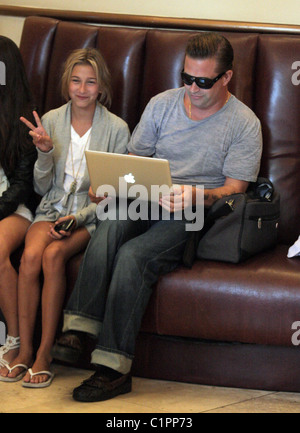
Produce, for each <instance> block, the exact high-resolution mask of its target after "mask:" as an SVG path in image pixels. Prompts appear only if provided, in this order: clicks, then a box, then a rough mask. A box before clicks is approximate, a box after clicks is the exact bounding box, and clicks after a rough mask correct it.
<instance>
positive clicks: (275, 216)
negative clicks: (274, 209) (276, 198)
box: [249, 213, 279, 229]
mask: <svg viewBox="0 0 300 433" xmlns="http://www.w3.org/2000/svg"><path fill="white" fill-rule="evenodd" d="M276 218H279V213H276V214H274V215H270V216H266V217H255V216H250V217H249V220H251V221H257V228H258V229H261V227H262V222H263V221H272V220H274V219H276ZM276 227H277V226H276Z"/></svg>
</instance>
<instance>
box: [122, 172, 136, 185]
mask: <svg viewBox="0 0 300 433" xmlns="http://www.w3.org/2000/svg"><path fill="white" fill-rule="evenodd" d="M124 180H125V182H127V183H135V178H134V175H133V174H132V173H128V174H125V176H124Z"/></svg>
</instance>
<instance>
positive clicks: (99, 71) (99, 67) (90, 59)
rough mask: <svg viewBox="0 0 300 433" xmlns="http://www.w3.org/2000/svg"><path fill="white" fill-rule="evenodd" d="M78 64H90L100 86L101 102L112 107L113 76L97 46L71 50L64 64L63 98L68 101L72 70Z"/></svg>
mask: <svg viewBox="0 0 300 433" xmlns="http://www.w3.org/2000/svg"><path fill="white" fill-rule="evenodd" d="M76 65H90V66H91V67H92V68H93V70H94V72H95V75H96V79H97V82H98V84H99V87H100V93H99V97H98V99H99V102H100V103H101V104H102V105H105V106H106V107H108V108H109V107H110V105H111V101H112V90H111V77H110V72H109V70H108V67H107V65H106V62H105V60H104V58H103V57H102V55H101V54H100V52H99V51H98V50H97V49H96V48H80V49H78V50H74V51H72V52H71V54H70V55H69V57H68V58H67V60H66V62H65V65H64V72H63V75H62V79H61V81H62V85H61V91H62V96H63V98H64V99H65V100H66V101H68V100H69V99H70V96H69V84H70V80H71V76H72V71H73V69H74V66H76Z"/></svg>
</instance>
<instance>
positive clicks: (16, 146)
mask: <svg viewBox="0 0 300 433" xmlns="http://www.w3.org/2000/svg"><path fill="white" fill-rule="evenodd" d="M0 62H1V72H2V74H1V75H2V77H1V78H2V80H1V84H0V164H1V166H2V167H3V169H4V171H5V174H6V175H7V176H9V175H11V174H12V173H13V172H14V169H15V167H16V164H17V162H18V160H19V158H20V154H21V150H22V149H23V148H24V147H27V146H29V145H31V146H32V142H31V140H30V137H29V135H28V128H27V127H26V126H25V125H24V124H23V123H22V122H21V121H20V116H25V117H27V118H29V119H31V118H32V98H31V93H30V89H29V84H28V81H27V77H26V72H25V68H24V64H23V60H22V57H21V54H20V51H19V48H18V47H17V45H16V44H15V43H14V42H13V41H12V40H11V39H9V38H6V37H5V36H0ZM3 75H5V77H3Z"/></svg>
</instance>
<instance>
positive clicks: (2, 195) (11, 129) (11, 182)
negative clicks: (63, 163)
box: [0, 36, 38, 370]
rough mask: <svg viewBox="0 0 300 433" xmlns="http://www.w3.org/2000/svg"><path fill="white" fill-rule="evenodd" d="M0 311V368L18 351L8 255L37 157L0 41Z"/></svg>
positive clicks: (25, 216)
mask: <svg viewBox="0 0 300 433" xmlns="http://www.w3.org/2000/svg"><path fill="white" fill-rule="evenodd" d="M0 62H1V73H2V75H3V76H1V85H0V106H1V108H0V309H1V311H2V313H3V316H4V318H5V321H6V326H7V337H6V342H5V344H4V345H3V346H2V347H0V369H1V370H2V368H3V367H4V366H5V367H7V366H8V365H9V363H10V362H11V361H12V360H13V359H14V358H15V357H16V355H17V354H18V352H19V346H20V338H19V320H18V301H17V281H18V274H17V272H16V270H15V268H14V266H13V265H12V263H11V259H10V257H11V254H12V253H13V252H14V251H16V250H17V248H18V247H19V246H21V244H22V243H23V241H24V238H25V234H26V232H27V229H28V227H29V226H30V224H31V222H32V221H33V216H34V212H35V208H36V206H37V204H38V201H37V196H36V195H35V194H34V191H33V166H34V163H35V161H36V157H37V152H36V149H35V147H34V146H33V145H32V142H31V140H30V137H29V136H28V132H27V128H26V127H25V125H23V124H22V123H21V122H20V120H19V119H20V116H21V115H25V116H28V117H29V118H31V116H32V114H31V113H32V110H33V101H32V96H31V92H30V89H29V84H28V81H27V77H26V72H25V68H24V64H23V60H22V57H21V54H20V51H19V48H18V47H17V45H16V44H15V43H14V42H13V41H12V40H10V39H9V38H7V37H5V36H0Z"/></svg>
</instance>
